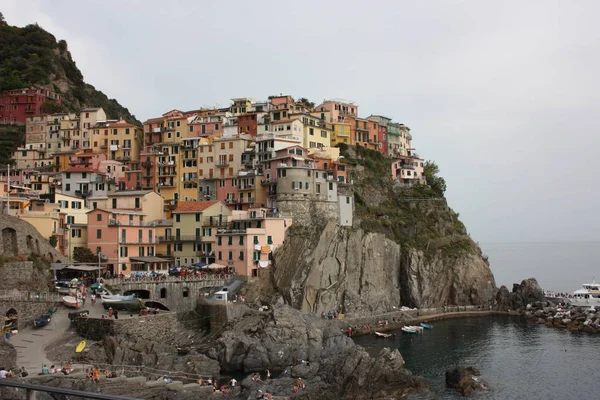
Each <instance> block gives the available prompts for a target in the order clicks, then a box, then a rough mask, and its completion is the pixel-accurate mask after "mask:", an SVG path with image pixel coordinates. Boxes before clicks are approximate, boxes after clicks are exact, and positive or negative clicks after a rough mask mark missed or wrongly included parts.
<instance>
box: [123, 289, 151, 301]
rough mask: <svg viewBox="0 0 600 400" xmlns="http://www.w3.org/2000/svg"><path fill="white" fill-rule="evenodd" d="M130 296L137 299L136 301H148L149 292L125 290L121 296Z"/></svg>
mask: <svg viewBox="0 0 600 400" xmlns="http://www.w3.org/2000/svg"><path fill="white" fill-rule="evenodd" d="M132 294H134V295H135V297H137V298H138V299H149V298H150V291H149V290H144V289H133V290H126V291H125V292H123V295H125V296H129V295H132Z"/></svg>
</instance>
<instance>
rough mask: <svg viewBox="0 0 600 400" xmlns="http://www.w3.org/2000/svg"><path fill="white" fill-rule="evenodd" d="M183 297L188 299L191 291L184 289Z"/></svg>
mask: <svg viewBox="0 0 600 400" xmlns="http://www.w3.org/2000/svg"><path fill="white" fill-rule="evenodd" d="M182 295H183V297H188V296H189V295H190V289H188V288H186V287H184V288H183V292H182Z"/></svg>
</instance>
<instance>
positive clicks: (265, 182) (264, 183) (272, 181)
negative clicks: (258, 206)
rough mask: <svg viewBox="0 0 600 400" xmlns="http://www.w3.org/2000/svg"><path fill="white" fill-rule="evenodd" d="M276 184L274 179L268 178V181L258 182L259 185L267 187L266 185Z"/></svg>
mask: <svg viewBox="0 0 600 400" xmlns="http://www.w3.org/2000/svg"><path fill="white" fill-rule="evenodd" d="M276 182H277V180H276V179H274V178H268V179H263V180H261V181H260V184H261V185H264V186H268V185H270V184H272V183H276Z"/></svg>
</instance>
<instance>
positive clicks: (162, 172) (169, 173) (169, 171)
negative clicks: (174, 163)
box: [158, 168, 177, 176]
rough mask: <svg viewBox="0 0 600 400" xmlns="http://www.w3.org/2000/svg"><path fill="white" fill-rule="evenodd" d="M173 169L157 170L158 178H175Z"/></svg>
mask: <svg viewBox="0 0 600 400" xmlns="http://www.w3.org/2000/svg"><path fill="white" fill-rule="evenodd" d="M175 175H177V174H176V173H175V169H162V168H160V169H159V170H158V176H175Z"/></svg>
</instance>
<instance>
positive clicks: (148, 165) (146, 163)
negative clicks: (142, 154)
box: [142, 160, 154, 168]
mask: <svg viewBox="0 0 600 400" xmlns="http://www.w3.org/2000/svg"><path fill="white" fill-rule="evenodd" d="M153 165H154V163H153V162H152V161H149V160H146V161H144V162H142V166H144V167H145V168H150V167H151V166H153Z"/></svg>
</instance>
